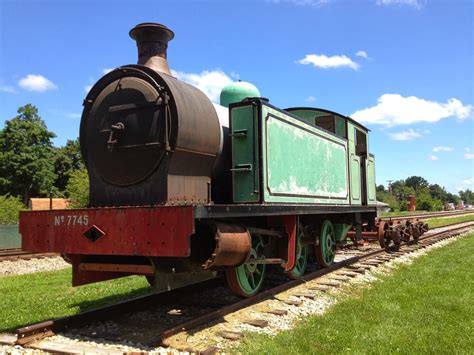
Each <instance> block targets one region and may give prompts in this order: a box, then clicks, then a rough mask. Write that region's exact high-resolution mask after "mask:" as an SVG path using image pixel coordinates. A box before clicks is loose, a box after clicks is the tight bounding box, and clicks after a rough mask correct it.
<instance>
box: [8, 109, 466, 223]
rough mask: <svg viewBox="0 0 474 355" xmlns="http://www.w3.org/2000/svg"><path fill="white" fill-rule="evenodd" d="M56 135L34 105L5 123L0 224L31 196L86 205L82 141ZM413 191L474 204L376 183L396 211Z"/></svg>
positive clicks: (434, 190)
mask: <svg viewBox="0 0 474 355" xmlns="http://www.w3.org/2000/svg"><path fill="white" fill-rule="evenodd" d="M54 137H56V134H55V133H54V132H52V131H49V130H48V128H47V126H46V123H45V121H44V120H43V119H42V118H41V117H40V116H39V114H38V109H37V108H36V107H35V106H33V105H31V104H27V105H25V106H23V107H20V108H19V109H18V115H17V116H16V117H14V118H12V119H11V120H7V121H5V126H4V128H3V129H2V130H0V147H1V149H0V223H11V221H12V220H15V219H16V217H15V216H17V215H18V210H19V209H22V208H25V206H26V205H27V204H28V200H29V198H30V197H48V196H50V194H52V195H53V196H54V197H66V198H69V199H70V201H71V207H86V206H87V204H88V200H89V179H88V176H87V170H86V169H85V166H84V162H83V161H82V157H81V151H80V146H79V139H75V140H68V141H67V142H66V145H65V146H63V147H59V148H57V147H54V146H53V143H52V139H53V138H54ZM408 195H415V196H416V198H417V209H419V210H427V211H433V210H441V209H443V206H444V204H445V203H446V202H453V203H455V204H457V203H459V200H460V199H462V200H463V201H464V202H465V203H467V204H473V203H474V193H473V192H472V191H470V190H466V191H461V192H460V193H459V196H457V195H454V194H451V193H449V192H447V191H446V190H445V189H444V187H441V186H439V185H437V184H429V183H428V181H426V180H425V179H424V178H422V177H420V176H411V177H409V178H407V179H406V180H397V181H395V182H393V183H392V184H391V185H390V187H389V189H385V187H384V186H383V185H379V186H378V187H377V199H378V200H379V201H382V202H385V203H388V204H389V205H390V207H391V208H392V209H393V210H398V211H404V210H406V209H407V202H406V197H407V196H408ZM12 216H13V217H12Z"/></svg>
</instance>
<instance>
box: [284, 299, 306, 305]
mask: <svg viewBox="0 0 474 355" xmlns="http://www.w3.org/2000/svg"><path fill="white" fill-rule="evenodd" d="M283 302H285V303H286V304H287V305H290V306H301V304H302V303H303V302H301V301H299V300H284V301H283Z"/></svg>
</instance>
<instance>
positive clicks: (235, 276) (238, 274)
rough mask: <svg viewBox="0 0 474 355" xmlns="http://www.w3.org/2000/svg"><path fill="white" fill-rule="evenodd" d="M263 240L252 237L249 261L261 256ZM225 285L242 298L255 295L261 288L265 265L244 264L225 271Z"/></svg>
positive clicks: (258, 237)
mask: <svg viewBox="0 0 474 355" xmlns="http://www.w3.org/2000/svg"><path fill="white" fill-rule="evenodd" d="M263 246H264V243H263V239H262V237H261V236H259V235H257V236H252V249H251V250H250V259H257V258H258V257H261V256H262V250H263ZM225 273H226V278H227V283H228V284H229V287H230V289H231V290H232V292H234V293H235V294H237V295H239V296H242V297H251V296H253V295H255V294H256V293H257V292H258V290H259V289H260V287H261V286H262V283H263V279H264V278H265V264H255V263H248V262H247V263H245V264H242V265H240V266H238V267H236V268H233V269H230V270H226V272H225Z"/></svg>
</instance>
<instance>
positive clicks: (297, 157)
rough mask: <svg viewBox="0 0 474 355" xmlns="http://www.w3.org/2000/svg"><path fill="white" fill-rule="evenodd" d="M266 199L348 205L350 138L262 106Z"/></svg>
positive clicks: (271, 200)
mask: <svg viewBox="0 0 474 355" xmlns="http://www.w3.org/2000/svg"><path fill="white" fill-rule="evenodd" d="M261 134H262V169H263V179H264V181H263V183H264V200H265V202H287V203H288V202H290V203H291V202H303V203H325V204H348V203H349V196H348V195H349V182H348V171H347V141H346V140H344V139H341V138H339V137H336V136H334V135H332V134H329V133H327V132H326V131H323V130H321V129H318V128H316V127H314V126H311V125H308V124H305V123H304V122H301V121H299V120H297V119H295V118H293V117H291V116H290V115H287V114H285V113H283V112H281V111H278V110H275V109H273V108H271V107H268V106H266V105H262V121H261Z"/></svg>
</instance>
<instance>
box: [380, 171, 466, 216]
mask: <svg viewBox="0 0 474 355" xmlns="http://www.w3.org/2000/svg"><path fill="white" fill-rule="evenodd" d="M410 195H414V196H415V197H416V209H417V210H424V211H441V210H443V209H444V206H445V204H446V203H454V205H458V204H459V203H460V201H461V200H463V201H464V203H466V204H473V203H474V193H473V192H472V191H470V190H469V189H468V190H466V191H460V192H459V196H458V195H455V194H452V193H450V192H447V191H446V190H445V188H444V187H442V186H439V185H438V184H430V183H429V182H428V181H427V180H426V179H424V178H423V177H421V176H410V177H408V178H407V179H405V180H396V181H394V182H392V183H391V184H390V186H389V187H388V189H385V187H384V186H383V185H378V186H377V200H378V201H382V202H385V203H387V204H388V205H389V206H390V208H391V209H392V210H393V211H406V210H407V209H408V205H407V197H408V196H410Z"/></svg>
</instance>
